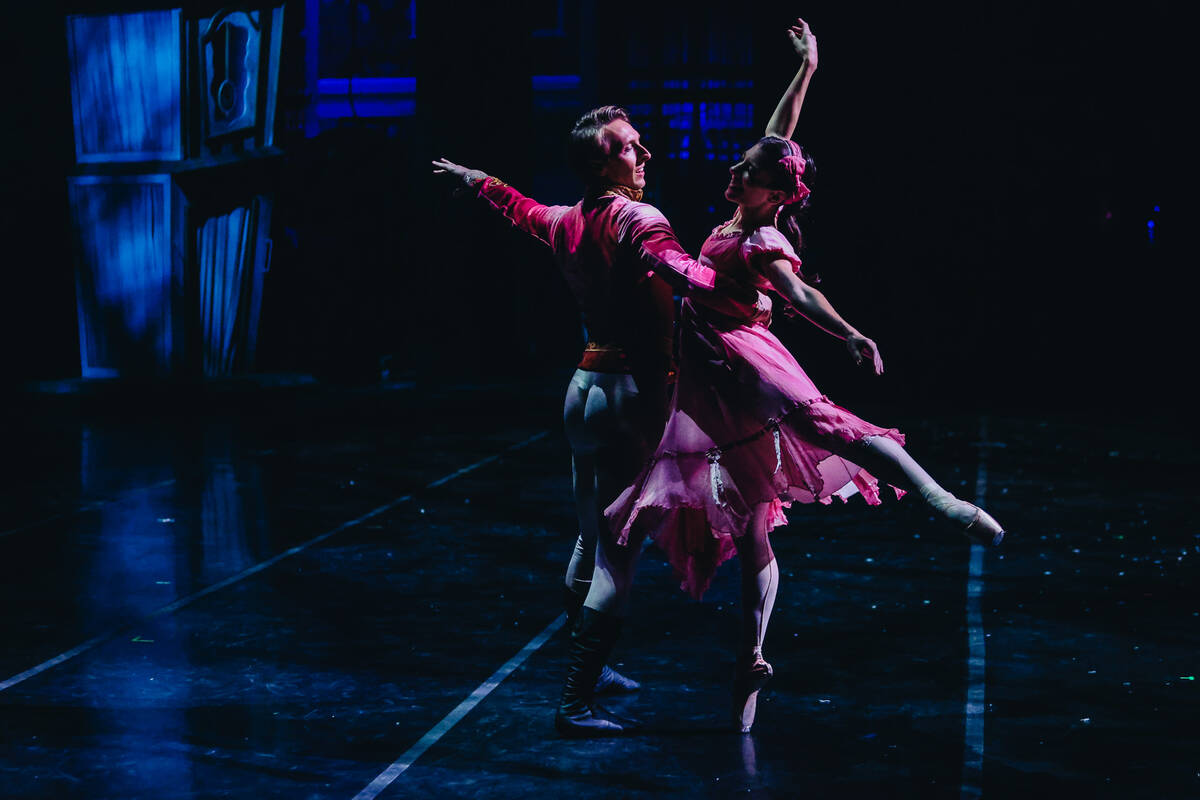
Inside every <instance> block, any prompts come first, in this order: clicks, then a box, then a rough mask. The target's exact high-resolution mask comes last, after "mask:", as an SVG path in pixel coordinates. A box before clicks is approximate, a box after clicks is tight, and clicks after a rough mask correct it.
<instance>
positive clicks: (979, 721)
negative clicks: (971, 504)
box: [959, 417, 989, 800]
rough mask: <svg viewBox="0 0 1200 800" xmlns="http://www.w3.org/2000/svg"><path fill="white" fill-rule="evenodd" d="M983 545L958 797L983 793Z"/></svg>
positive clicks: (972, 598) (974, 563)
mask: <svg viewBox="0 0 1200 800" xmlns="http://www.w3.org/2000/svg"><path fill="white" fill-rule="evenodd" d="M987 435H988V420H987V417H980V419H979V441H980V442H987ZM988 452H989V448H988V447H980V448H978V453H979V461H978V465H977V468H976V473H975V504H976V505H978V506H985V505H986V504H987V458H988ZM983 555H984V546H983V545H979V544H972V545H971V563H970V567H969V570H968V574H967V703H966V709H965V715H964V716H965V717H966V723H965V728H966V730H965V736H964V741H963V772H962V788H961V791H960V794H959V796H960V797H962V798H964V800H965V799H966V798H977V797H982V796H983V719H984V686H985V684H986V672H987V652H986V648H985V647H984V636H983V615H982V614H981V613H980V611H979V603H980V600H981V599H982V597H983Z"/></svg>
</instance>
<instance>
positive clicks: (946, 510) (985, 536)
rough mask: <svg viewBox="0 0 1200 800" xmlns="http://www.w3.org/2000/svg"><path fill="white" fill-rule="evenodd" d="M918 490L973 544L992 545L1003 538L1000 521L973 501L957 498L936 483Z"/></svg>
mask: <svg viewBox="0 0 1200 800" xmlns="http://www.w3.org/2000/svg"><path fill="white" fill-rule="evenodd" d="M919 491H920V493H921V497H923V498H925V502H926V503H928V504H929V505H930V507H931V508H932V509H933V510H934V511H936V512H938V514H939V515H940V516H941V518H942V519H944V520H946V522H947V523H948V524H950V525H951V526H953V527H954V528H955V529H956V530H958V531H960V532H961V533H962V534H963V535H965V536H966V537H967V538H968V539H970V540H971V541H972V542H974V543H975V544H982V545H989V544H990V545H993V546H994V545H998V544H1000V542H1001V540H1002V539H1004V529H1003V528H1001V527H1000V523H999V522H996V520H995V519H993V518H992V515H991V514H989V513H987V512H986V511H984V510H983V509H982V508H980V507H979V506H977V505H975V504H974V503H968V502H967V501H966V500H959V499H958V498H957V497H955V496H954V495H952V494H950V492H947V491H946V490H945V489H943V488H942V487H940V486H938V485H937V484H936V483H933V484H927V485H925V486H922V487H921V488H920V490H919Z"/></svg>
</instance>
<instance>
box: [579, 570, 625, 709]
mask: <svg viewBox="0 0 1200 800" xmlns="http://www.w3.org/2000/svg"><path fill="white" fill-rule="evenodd" d="M583 600H584V596H583V595H581V594H578V593H576V592H574V591H572V590H571V587H570V586H567V585H566V584H563V606H564V607H565V608H566V611H567V630H569V631H574V630H575V626H576V625H578V624H579V610H580V609H581V608H583ZM641 688H642V685H641V684H640V683H638V682H637V681H635V680H633V679H632V678H626V677H625V676H624V675H622V674H621V673H619V672H617V671H616V670H615V669H613V668H612V667H610V666H608V664H605V665H604V667H603V668H602V669H601V670H600V677H599V678H597V679H596V689H595V692H596V694H627V693H629V692H636V691H637V690H638V689H641Z"/></svg>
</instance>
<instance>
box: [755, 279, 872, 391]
mask: <svg viewBox="0 0 1200 800" xmlns="http://www.w3.org/2000/svg"><path fill="white" fill-rule="evenodd" d="M763 274H764V275H766V276H767V279H768V280H769V281H771V285H772V286H774V287H775V290H776V291H777V292H779V293H780V294H781V295H783V296H784V298H785V299H786V300H787V301H788V302H789V303H791V304H792V307H793V308H795V309H796V310H797V311H799V312H800V313H801V314H803V315H804V317H805V318H806V319H807V320H808V321H809V322H811V323H812V324H814V325H816V326H817V327H818V328H820V329H821V330H823V331H825V332H826V333H830V334H833V335H834V336H836V337H838V338H839V339H842V340H843V341H845V342H846V347H847V348H848V349H849V350H850V355H851V356H853V357H854V363H855V364H861V363H863V359H864V358H869V359H871V365H872V367H873V368H874V370H875V374H876V375H882V374H883V358H882V357H881V356H880V355H879V348H878V347H876V345H875V342H874V341H872V340H871V339H868V338H867V337H866V336H863V335H862V334H861V333H859V332H858V331H857V330H855V329H854V326H853V325H851V324H850V323H849V322H846V320H844V319H842V317H841V315H840V314H838V313H837V311H836V310H834V308H833V305H832V304H831V303H830V302H829V301H828V300H826V299H825V295H823V294H821V292H819V291H817V290H816V289H814V288H813V287H811V286H809V285H808V284H807V283H805V282H804V281H802V280H800V278H799V277H798V276H797V275H796V273H795V272H793V271H792V263H791V262H790V261H788V260H787V259H783V258H778V259H775V260H774V261H772V262H771V263H769V264H766V265H764V268H763Z"/></svg>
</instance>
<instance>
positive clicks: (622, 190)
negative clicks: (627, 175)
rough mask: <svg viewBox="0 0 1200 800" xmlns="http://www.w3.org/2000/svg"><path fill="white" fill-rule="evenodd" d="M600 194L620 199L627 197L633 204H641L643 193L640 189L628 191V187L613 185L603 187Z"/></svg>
mask: <svg viewBox="0 0 1200 800" xmlns="http://www.w3.org/2000/svg"><path fill="white" fill-rule="evenodd" d="M600 194H615V195H620V196H621V197H628V198H629V199H630V200H633V201H634V202H635V203H640V202H642V194H643V192H642V190H641V189H630V188H629V187H628V186H622V185H621V184H619V183H614V184H613V185H611V186H606V187H604V191H602V192H601V193H600Z"/></svg>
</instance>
